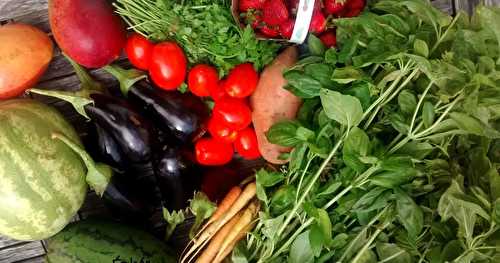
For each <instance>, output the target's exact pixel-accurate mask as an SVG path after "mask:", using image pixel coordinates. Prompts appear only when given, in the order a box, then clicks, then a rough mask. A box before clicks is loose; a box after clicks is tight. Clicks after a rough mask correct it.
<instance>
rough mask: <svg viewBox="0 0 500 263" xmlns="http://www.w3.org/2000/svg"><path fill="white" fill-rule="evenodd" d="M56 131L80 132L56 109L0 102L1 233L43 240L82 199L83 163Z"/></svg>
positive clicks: (74, 136)
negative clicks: (55, 138) (56, 134)
mask: <svg viewBox="0 0 500 263" xmlns="http://www.w3.org/2000/svg"><path fill="white" fill-rule="evenodd" d="M54 132H58V133H62V134H64V135H65V136H67V137H68V138H70V139H72V140H73V141H75V142H79V143H80V140H79V138H78V135H77V134H76V132H75V130H74V129H73V127H71V125H70V124H69V123H68V122H66V121H65V120H64V118H63V117H62V116H61V114H59V113H58V112H57V111H56V110H55V109H53V108H51V107H49V106H47V105H45V104H42V103H40V102H36V101H34V100H28V99H17V100H9V101H3V102H0V234H2V235H6V236H8V237H11V238H13V239H18V240H41V239H45V238H48V237H50V236H53V235H55V234H56V233H58V232H59V231H60V230H62V229H63V228H64V227H65V226H66V225H67V224H68V223H69V221H70V220H71V218H72V217H73V216H74V215H75V214H76V212H77V211H78V209H79V208H80V207H81V205H82V204H83V201H84V198H85V194H86V192H87V184H86V182H85V172H86V170H85V167H84V165H83V163H82V161H81V159H80V157H78V156H77V155H76V154H75V153H74V152H73V151H72V150H71V149H70V148H69V147H67V146H66V145H65V144H64V143H62V142H61V141H59V140H54V139H52V138H51V135H52V134H53V133H54Z"/></svg>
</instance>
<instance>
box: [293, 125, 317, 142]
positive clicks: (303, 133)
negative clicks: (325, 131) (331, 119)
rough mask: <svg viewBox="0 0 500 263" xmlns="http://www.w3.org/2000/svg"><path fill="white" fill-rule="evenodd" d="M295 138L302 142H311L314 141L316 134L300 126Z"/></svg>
mask: <svg viewBox="0 0 500 263" xmlns="http://www.w3.org/2000/svg"><path fill="white" fill-rule="evenodd" d="M295 137H296V138H297V139H299V140H301V141H304V142H309V141H313V140H314V138H315V137H316V134H315V133H314V131H311V130H309V129H308V128H305V127H302V126H299V127H298V128H297V131H296V132H295Z"/></svg>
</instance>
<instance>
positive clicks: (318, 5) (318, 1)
mask: <svg viewBox="0 0 500 263" xmlns="http://www.w3.org/2000/svg"><path fill="white" fill-rule="evenodd" d="M322 8H323V0H316V1H314V11H315V12H316V11H321V9H322Z"/></svg>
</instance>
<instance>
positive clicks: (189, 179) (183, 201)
mask: <svg viewBox="0 0 500 263" xmlns="http://www.w3.org/2000/svg"><path fill="white" fill-rule="evenodd" d="M154 167H155V175H156V181H157V182H158V185H159V187H160V191H161V194H162V201H163V207H165V208H167V209H168V210H169V211H174V210H179V209H184V208H185V207H186V206H187V205H188V201H189V199H190V198H191V197H192V196H193V192H194V191H196V190H199V188H200V185H201V171H200V170H199V167H198V166H197V165H196V164H194V163H193V162H191V161H189V160H188V159H187V158H186V157H185V156H184V155H183V154H182V153H181V152H180V151H179V150H178V149H176V148H172V147H164V148H163V149H162V150H161V151H160V152H159V153H158V156H157V158H156V161H155V164H154Z"/></svg>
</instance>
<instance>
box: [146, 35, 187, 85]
mask: <svg viewBox="0 0 500 263" xmlns="http://www.w3.org/2000/svg"><path fill="white" fill-rule="evenodd" d="M186 65H187V60H186V56H185V55H184V51H182V48H181V47H179V45H177V43H175V42H168V41H167V42H162V43H159V44H157V45H156V46H155V47H154V48H153V54H152V57H151V64H150V66H149V74H150V75H151V78H152V79H153V82H154V83H155V84H156V85H158V86H159V87H160V88H162V89H165V90H175V89H177V87H179V86H180V85H181V84H182V82H184V79H185V78H186Z"/></svg>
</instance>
